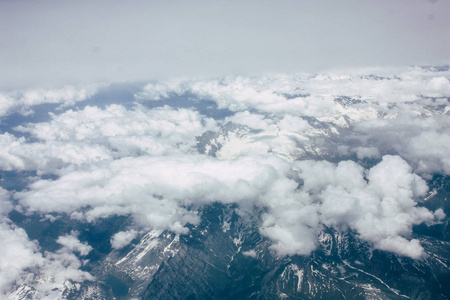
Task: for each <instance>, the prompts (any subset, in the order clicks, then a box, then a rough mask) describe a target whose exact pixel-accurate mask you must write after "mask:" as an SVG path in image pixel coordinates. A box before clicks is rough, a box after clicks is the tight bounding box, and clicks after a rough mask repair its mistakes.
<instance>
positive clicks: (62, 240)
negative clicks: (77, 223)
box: [56, 231, 92, 256]
mask: <svg viewBox="0 0 450 300" xmlns="http://www.w3.org/2000/svg"><path fill="white" fill-rule="evenodd" d="M77 236H78V233H77V232H74V231H72V232H71V234H70V235H63V236H60V237H58V239H57V240H56V242H57V243H58V244H61V245H63V246H64V247H65V248H67V249H68V250H70V251H72V252H73V251H76V252H78V253H80V255H81V256H86V255H88V254H89V252H91V250H92V247H91V246H89V245H88V244H87V243H86V242H84V243H81V242H80V240H78V237H77Z"/></svg>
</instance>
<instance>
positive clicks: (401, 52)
mask: <svg viewBox="0 0 450 300" xmlns="http://www.w3.org/2000/svg"><path fill="white" fill-rule="evenodd" d="M449 20H450V2H449V1H418V0H417V1H133V2H129V1H114V2H111V1H70V2H69V1H1V2H0V28H1V29H0V43H1V47H0V65H1V66H2V67H1V70H0V82H1V83H0V88H2V89H12V88H18V87H34V86H55V85H62V84H85V83H90V82H99V81H102V82H111V81H134V80H149V79H164V78H167V77H174V76H175V77H176V76H211V75H220V76H222V75H228V74H248V73H260V72H287V73H289V72H304V71H306V72H317V71H325V70H332V69H340V68H354V67H383V66H398V65H414V64H445V63H448V62H449V60H450V55H449V53H450V52H449V51H448V49H449V48H450V32H449V31H450V30H449V28H450V21H449Z"/></svg>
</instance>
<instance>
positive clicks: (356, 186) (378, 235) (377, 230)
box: [297, 156, 441, 258]
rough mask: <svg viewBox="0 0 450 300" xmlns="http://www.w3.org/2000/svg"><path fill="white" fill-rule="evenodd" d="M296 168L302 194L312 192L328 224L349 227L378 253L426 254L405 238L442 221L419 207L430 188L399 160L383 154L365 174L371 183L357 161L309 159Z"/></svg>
mask: <svg viewBox="0 0 450 300" xmlns="http://www.w3.org/2000/svg"><path fill="white" fill-rule="evenodd" d="M297 166H298V168H299V170H300V177H301V178H302V179H303V180H304V182H305V184H304V190H306V191H310V193H311V196H312V197H313V199H315V201H316V202H315V203H316V204H317V205H319V208H318V213H319V214H320V218H321V222H322V223H323V224H324V225H327V226H333V227H336V228H337V229H339V228H341V229H342V228H344V229H345V228H346V227H349V228H351V229H353V230H355V231H356V232H357V234H358V235H359V237H360V238H361V239H363V240H365V241H368V242H370V243H372V244H373V245H374V246H375V248H378V249H382V250H388V251H392V252H396V253H398V254H401V255H407V256H410V257H412V258H420V257H421V256H422V255H423V253H424V252H423V248H422V247H421V246H420V243H418V241H415V240H408V239H407V238H408V237H409V236H410V235H411V233H412V227H413V225H416V224H421V223H424V222H425V223H428V222H433V221H434V220H435V219H439V218H441V217H439V216H436V215H435V214H433V212H431V211H429V210H427V209H426V208H424V207H417V203H416V202H415V200H414V199H415V198H416V197H420V196H423V195H424V194H425V192H426V191H427V189H428V187H427V186H426V183H425V181H424V180H423V179H422V178H420V177H419V176H418V175H415V174H414V173H411V171H412V169H411V167H410V166H409V165H408V164H407V163H406V162H405V161H404V160H402V159H401V158H400V157H398V156H384V157H383V160H382V161H381V162H380V163H379V164H378V165H376V166H374V167H373V168H372V169H370V170H369V171H368V172H367V182H366V181H365V179H364V175H365V174H364V172H363V169H362V168H361V167H360V166H358V165H357V164H356V163H354V162H341V163H339V164H338V165H333V164H330V163H324V162H312V161H309V162H299V163H298V164H297ZM440 213H441V212H436V214H437V215H439V214H440ZM388 245H390V246H389V247H388ZM404 246H405V247H404Z"/></svg>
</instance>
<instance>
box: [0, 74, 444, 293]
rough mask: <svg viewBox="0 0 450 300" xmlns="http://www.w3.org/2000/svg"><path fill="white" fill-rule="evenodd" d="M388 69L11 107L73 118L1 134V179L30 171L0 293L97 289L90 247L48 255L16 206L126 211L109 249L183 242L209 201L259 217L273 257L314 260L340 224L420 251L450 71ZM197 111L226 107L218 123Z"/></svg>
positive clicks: (171, 86) (230, 80) (90, 217)
mask: <svg viewBox="0 0 450 300" xmlns="http://www.w3.org/2000/svg"><path fill="white" fill-rule="evenodd" d="M388 71H389V70H387V71H386V70H385V71H383V72H380V73H372V72H368V71H367V70H365V71H364V72H362V71H361V72H360V73H355V72H353V73H352V72H350V73H345V74H344V73H342V74H341V73H339V74H321V75H317V74H316V75H308V74H303V75H302V74H300V75H264V76H260V77H227V78H219V79H208V80H200V79H199V80H177V81H168V82H159V83H151V84H148V85H147V86H146V87H145V88H143V89H142V90H136V91H135V101H136V103H134V104H133V105H132V106H129V107H127V106H124V105H118V104H111V105H106V106H104V107H98V106H96V105H93V104H92V103H90V102H89V100H88V99H86V97H88V96H86V94H83V93H84V92H80V93H81V94H80V93H77V92H73V93H71V94H70V95H69V96H68V97H66V98H64V97H62V98H58V97H55V98H54V99H56V98H58V99H64V100H61V101H60V100H55V101H56V102H51V101H53V100H51V101H50V100H48V99H50V98H51V97H50V96H48V97H47V96H45V97H44V96H42V95H41V94H39V95H41V96H39V95H38V96H36V98H35V99H36V100H33V101H34V102H33V101H32V102H29V103H28V102H27V103H28V104H27V103H25V102H24V103H25V104H23V105H22V104H21V105H22V106H20V107H19V106H17V107H14V108H11V107H10V108H8V107H7V108H6V109H5V110H4V113H3V115H4V116H6V115H8V114H10V113H12V112H20V113H24V112H26V111H27V110H28V109H33V107H34V105H36V104H39V103H59V104H61V105H67V110H65V111H60V110H55V111H53V112H51V113H50V115H49V120H48V121H45V122H37V123H23V124H20V125H19V126H15V127H13V128H12V129H11V130H10V131H9V132H3V133H1V134H0V169H1V170H2V171H12V172H21V171H35V173H33V177H29V178H27V180H28V183H27V186H26V188H25V189H24V190H21V191H13V190H6V189H4V188H0V209H1V217H2V220H1V222H0V225H1V228H0V234H1V236H2V237H3V239H4V240H7V241H8V243H7V246H5V247H3V249H2V250H1V255H0V263H1V264H2V268H1V269H2V272H3V270H7V271H5V272H6V273H5V272H3V273H2V274H1V275H0V279H1V281H0V292H1V293H4V294H7V293H8V292H10V291H11V290H14V289H16V290H17V288H19V287H20V286H21V285H22V286H31V287H33V289H34V292H36V293H40V294H39V295H46V296H49V297H53V296H54V295H56V294H58V293H60V292H61V289H62V286H63V284H64V282H66V281H67V280H71V281H74V282H76V281H83V280H93V279H94V278H93V277H92V275H91V274H89V273H87V272H84V271H81V270H80V268H81V266H82V265H83V263H84V261H85V256H87V255H88V254H89V253H90V251H91V250H92V246H91V245H88V244H87V243H86V242H82V241H80V240H79V238H78V233H77V232H67V233H65V234H62V235H61V236H59V237H58V238H57V239H56V243H57V244H58V245H60V249H59V250H57V251H54V252H46V251H44V250H43V249H41V248H40V245H39V244H38V243H37V242H36V241H31V240H30V239H29V238H28V236H27V234H26V232H25V231H24V230H23V229H21V228H19V227H17V226H16V225H15V224H13V222H12V221H11V220H10V219H8V213H10V212H11V211H12V210H14V209H16V210H19V211H21V212H23V213H25V214H30V213H36V214H38V215H39V214H40V215H42V216H45V215H47V214H49V213H52V214H54V215H58V214H67V216H69V217H70V218H71V219H72V220H76V221H77V222H95V221H97V220H99V219H101V218H108V217H111V216H115V215H130V216H132V218H133V220H134V222H133V224H134V225H133V226H130V227H129V228H127V229H126V231H121V232H117V233H115V235H113V237H112V238H111V240H110V243H111V247H112V248H113V249H121V248H123V247H125V246H127V245H128V244H129V243H130V242H132V240H133V239H134V238H136V237H138V233H139V232H141V230H149V229H155V228H159V229H167V230H170V231H172V232H175V233H177V234H188V233H189V226H190V225H196V224H199V222H200V220H201V218H202V215H201V213H200V211H201V207H202V206H204V205H208V204H212V203H215V202H220V203H225V204H237V206H238V207H239V210H241V211H247V212H248V213H251V212H252V211H255V210H256V211H258V212H260V213H262V214H261V220H260V221H261V222H260V227H259V231H260V233H261V234H262V235H264V236H265V237H267V238H268V239H269V240H270V241H271V243H272V246H271V249H272V250H273V251H274V252H275V253H276V254H277V255H279V256H285V255H309V254H310V253H311V252H313V251H314V250H316V249H317V247H318V246H319V243H320V241H319V235H320V232H322V231H323V230H324V229H326V228H333V229H335V230H338V231H347V230H351V231H353V232H355V233H356V234H357V236H358V237H359V238H360V239H361V240H362V241H364V242H367V243H368V244H370V245H371V246H372V247H373V248H375V249H379V250H383V251H390V252H393V253H396V254H399V255H404V256H408V257H411V258H414V259H420V258H422V257H424V255H426V253H425V251H424V249H423V247H422V246H421V245H420V242H419V241H418V240H417V239H414V238H412V230H413V226H415V225H418V224H422V223H425V224H428V225H429V224H434V223H436V222H439V221H440V220H442V219H443V218H445V214H444V212H443V211H442V210H441V209H437V210H436V211H431V210H428V209H426V208H424V207H423V206H422V205H421V201H422V200H423V198H424V197H425V194H426V193H427V191H428V187H427V185H426V182H425V180H424V179H427V178H429V176H430V175H432V174H435V173H441V174H450V161H449V157H450V153H449V150H448V149H449V148H448V146H447V145H449V144H450V136H449V135H448V133H447V129H448V128H449V126H450V117H449V116H450V111H449V97H450V87H449V80H448V78H449V76H450V74H449V70H448V68H445V67H444V68H442V69H436V68H431V67H417V68H409V69H402V70H394V71H395V72H394V71H392V70H390V71H389V72H388ZM80 95H81V96H80ZM83 95H84V96H83ZM52 99H53V98H52ZM173 99H176V101H178V102H180V103H182V107H183V108H180V107H177V105H176V104H174V103H176V101H173ZM8 101H9V100H8ZM46 101H47V102H46ZM77 101H86V104H87V105H86V106H85V107H84V108H83V109H77V108H75V107H71V105H73V104H75V103H77ZM7 103H13V102H11V101H9V102H7ZM170 105H172V106H170ZM215 105H216V106H217V107H216V106H215ZM204 106H207V107H208V109H210V110H217V111H220V112H223V111H226V112H227V113H226V114H224V115H223V116H222V117H216V119H213V118H211V117H209V116H207V113H205V111H206V112H208V109H204V110H203V108H204ZM5 107H6V106H5ZM217 115H218V116H220V114H217ZM217 115H216V116H217ZM208 154H209V155H208ZM44 175H45V176H44ZM49 175H51V176H49ZM16 253H19V254H20V257H21V258H18V257H17V256H15V258H13V257H12V256H13V255H16ZM249 253H250V254H249ZM247 254H248V255H253V254H252V253H251V252H248V253H247ZM27 270H33V271H32V272H28V271H27ZM7 274H9V275H7ZM41 278H51V280H47V281H45V280H44V281H42V280H41Z"/></svg>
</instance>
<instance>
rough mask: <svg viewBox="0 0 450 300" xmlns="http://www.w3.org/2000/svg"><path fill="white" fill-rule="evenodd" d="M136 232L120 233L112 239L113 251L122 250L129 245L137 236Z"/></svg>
mask: <svg viewBox="0 0 450 300" xmlns="http://www.w3.org/2000/svg"><path fill="white" fill-rule="evenodd" d="M137 234H138V232H137V231H136V230H133V229H132V230H128V231H120V232H118V233H116V234H115V235H114V236H113V237H112V238H111V247H112V248H113V249H122V248H123V247H125V246H126V245H128V244H129V243H130V242H131V241H132V240H133V239H134V238H135V237H136V236H137Z"/></svg>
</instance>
